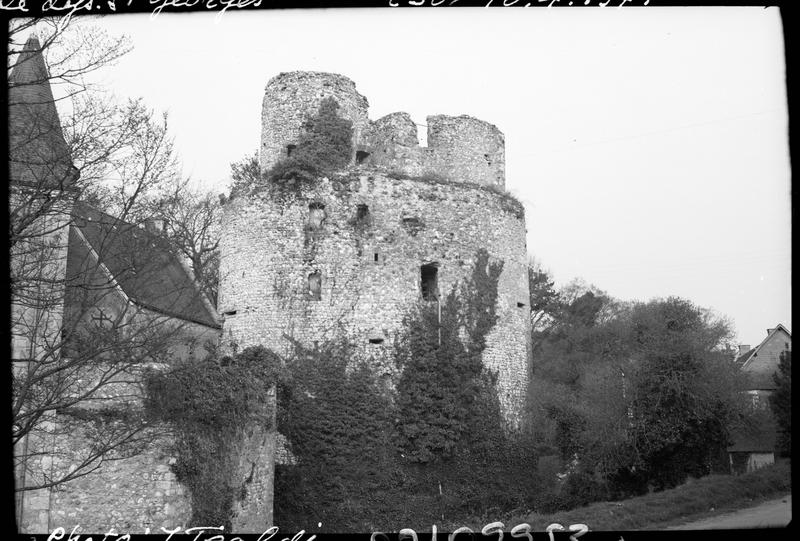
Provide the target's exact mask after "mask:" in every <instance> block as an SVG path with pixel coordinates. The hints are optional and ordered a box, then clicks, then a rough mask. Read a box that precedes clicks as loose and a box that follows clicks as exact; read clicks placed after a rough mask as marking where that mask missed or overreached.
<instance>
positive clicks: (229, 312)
mask: <svg viewBox="0 0 800 541" xmlns="http://www.w3.org/2000/svg"><path fill="white" fill-rule="evenodd" d="M222 314H223V315H225V316H235V315H236V310H228V311H227V312H222Z"/></svg>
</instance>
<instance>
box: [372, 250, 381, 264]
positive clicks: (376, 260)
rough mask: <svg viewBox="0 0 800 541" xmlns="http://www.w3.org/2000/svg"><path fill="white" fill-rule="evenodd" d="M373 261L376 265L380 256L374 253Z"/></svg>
mask: <svg viewBox="0 0 800 541" xmlns="http://www.w3.org/2000/svg"><path fill="white" fill-rule="evenodd" d="M373 260H374V261H375V263H378V262H379V260H380V255H379V254H378V252H375V253H374V254H373Z"/></svg>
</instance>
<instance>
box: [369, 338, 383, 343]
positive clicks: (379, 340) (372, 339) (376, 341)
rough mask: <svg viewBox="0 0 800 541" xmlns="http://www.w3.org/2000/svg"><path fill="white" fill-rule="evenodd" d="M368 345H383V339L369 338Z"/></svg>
mask: <svg viewBox="0 0 800 541" xmlns="http://www.w3.org/2000/svg"><path fill="white" fill-rule="evenodd" d="M369 343H370V344H383V338H370V339H369Z"/></svg>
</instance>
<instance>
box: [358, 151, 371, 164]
mask: <svg viewBox="0 0 800 541" xmlns="http://www.w3.org/2000/svg"><path fill="white" fill-rule="evenodd" d="M368 157H369V152H365V151H363V150H359V151H357V152H356V163H364V160H366V159H367V158H368Z"/></svg>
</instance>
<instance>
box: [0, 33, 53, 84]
mask: <svg viewBox="0 0 800 541" xmlns="http://www.w3.org/2000/svg"><path fill="white" fill-rule="evenodd" d="M47 79H48V72H47V65H46V64H45V61H44V57H43V55H42V46H41V45H40V44H39V38H38V37H37V36H36V34H35V33H31V35H30V36H29V37H28V41H26V42H25V45H24V46H23V47H22V50H21V51H20V53H19V56H18V57H17V62H16V63H15V64H14V67H13V69H12V70H11V75H10V76H9V78H8V80H9V83H11V84H12V85H14V84H16V85H22V84H35V83H43V82H45V81H47ZM48 89H49V85H48ZM51 99H52V94H51Z"/></svg>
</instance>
